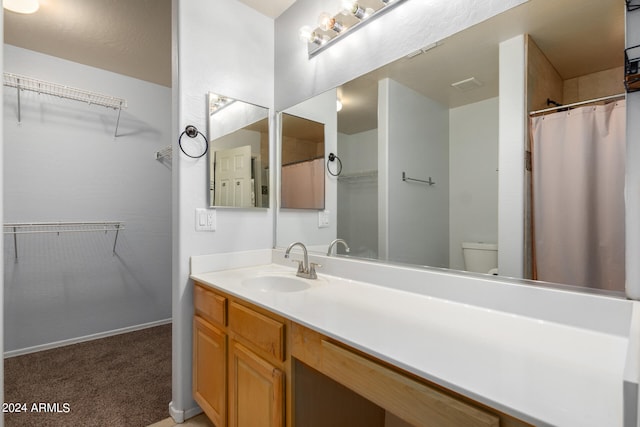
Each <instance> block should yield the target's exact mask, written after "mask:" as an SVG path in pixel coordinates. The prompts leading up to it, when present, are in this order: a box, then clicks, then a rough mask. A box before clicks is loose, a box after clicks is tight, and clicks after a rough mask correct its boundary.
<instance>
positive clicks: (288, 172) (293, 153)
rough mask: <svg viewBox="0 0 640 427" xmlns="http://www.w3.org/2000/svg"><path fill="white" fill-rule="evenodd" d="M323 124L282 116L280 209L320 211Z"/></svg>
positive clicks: (322, 185)
mask: <svg viewBox="0 0 640 427" xmlns="http://www.w3.org/2000/svg"><path fill="white" fill-rule="evenodd" d="M324 178H325V175H324V124H323V123H318V122H315V121H313V120H309V119H305V118H302V117H297V116H294V115H291V114H287V113H282V171H281V193H280V199H281V200H280V203H281V207H282V208H285V209H317V210H323V209H324V206H325V202H324V190H325V185H324Z"/></svg>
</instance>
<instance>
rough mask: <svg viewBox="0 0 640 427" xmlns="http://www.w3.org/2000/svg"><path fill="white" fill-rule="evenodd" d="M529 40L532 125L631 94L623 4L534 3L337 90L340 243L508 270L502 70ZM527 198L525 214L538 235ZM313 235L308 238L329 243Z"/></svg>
mask: <svg viewBox="0 0 640 427" xmlns="http://www.w3.org/2000/svg"><path fill="white" fill-rule="evenodd" d="M576 10H579V11H580V15H579V17H577V16H576V13H575V12H576ZM519 35H525V37H524V41H525V44H526V47H524V46H523V50H524V51H526V52H527V53H528V57H527V65H528V70H527V71H528V76H527V82H528V87H527V88H526V90H525V98H526V100H527V110H526V111H525V108H524V107H523V110H522V116H523V117H524V116H527V115H528V114H527V113H528V112H529V111H531V110H536V109H540V108H544V107H543V106H540V104H539V101H540V100H544V101H545V102H546V99H547V98H551V99H553V100H555V101H556V102H558V103H562V104H568V103H572V102H577V101H584V100H589V99H593V98H598V97H602V96H607V95H614V94H618V93H621V92H624V87H623V85H622V81H623V54H622V52H623V49H624V5H623V4H622V2H618V1H616V0H602V1H589V2H584V1H582V0H567V1H563V2H562V4H561V5H559V4H558V3H557V2H545V1H544V0H531V1H529V2H527V3H525V4H523V5H521V6H518V7H515V8H513V9H511V10H509V11H507V12H505V13H503V14H500V15H498V16H496V17H494V18H491V19H490V20H487V21H485V22H483V23H481V24H479V25H476V26H474V27H471V28H468V29H466V30H465V31H463V32H461V33H458V34H455V35H453V36H451V37H449V38H447V39H445V40H442V41H440V42H438V43H435V44H433V45H431V46H428V47H425V48H424V49H422V50H420V51H418V52H415V53H414V54H412V55H409V56H407V57H405V58H401V59H399V60H397V61H395V62H393V63H391V64H388V65H387V66H384V67H382V68H380V69H377V70H374V71H372V72H370V73H368V74H365V75H363V76H361V77H359V78H356V79H355V80H353V81H351V82H348V83H346V84H344V85H343V86H341V87H339V88H337V89H333V90H334V91H336V90H337V94H338V98H339V100H340V101H341V102H342V105H343V109H342V110H341V111H340V112H339V113H338V134H337V138H338V148H337V153H338V155H339V156H340V158H341V160H342V164H343V172H342V174H341V175H340V176H339V177H338V180H337V183H335V185H336V186H337V199H338V200H337V233H336V234H337V235H336V236H335V237H337V238H343V239H345V240H346V241H347V242H348V244H349V246H350V248H351V251H350V253H349V256H358V257H365V258H375V259H380V260H383V261H392V262H400V263H408V264H414V265H420V266H435V267H444V268H450V269H455V270H468V271H474V272H479V273H485V274H487V273H489V274H493V273H496V272H497V273H498V274H499V273H500V272H499V271H496V268H497V254H498V252H499V251H500V248H499V247H498V246H497V242H498V232H499V218H498V202H499V201H498V177H499V175H500V174H504V173H505V172H504V171H503V172H500V171H499V170H498V152H499V148H500V147H499V134H498V123H499V118H500V114H501V113H500V109H499V105H500V96H508V95H509V94H500V93H499V92H498V88H499V83H500V79H501V78H508V77H509V76H506V75H502V76H499V75H498V66H499V61H500V60H501V58H500V44H501V43H502V42H504V41H506V40H509V39H511V38H513V37H516V36H519ZM585 46H589V48H585ZM543 62H544V65H543V64H542V63H543ZM551 71H552V74H554V76H553V79H552V78H551V77H550V75H549V73H550V72H551ZM527 118H528V117H527ZM516 142H517V141H516ZM517 143H520V142H517ZM522 144H523V145H525V140H524V138H523V141H522ZM379 153H384V155H383V156H380V155H379ZM403 174H404V175H405V177H409V178H414V179H416V180H417V181H409V180H403V179H402V176H403ZM502 179H507V180H508V179H512V178H511V177H509V176H505V175H503V176H502V177H501V180H502ZM513 179H518V180H520V181H521V180H522V179H521V178H517V177H516V178H513ZM526 179H529V177H528V175H527V176H526ZM422 181H427V182H422ZM429 181H431V182H432V183H434V184H433V185H430V184H429ZM327 182H328V183H333V182H334V181H333V180H332V179H328V180H327ZM522 187H523V188H528V189H529V181H526V182H522ZM529 190H530V189H529ZM612 191H614V190H612ZM615 191H618V190H615ZM525 198H526V200H527V206H523V207H522V210H521V211H519V212H518V208H519V207H514V208H513V210H514V212H513V214H514V215H519V216H520V218H521V221H522V222H523V223H524V224H525V226H526V227H527V230H530V228H531V212H530V208H531V206H530V195H526V196H525ZM312 231H313V230H309V235H308V236H312ZM530 233H531V232H530V231H528V232H527V233H526V234H528V235H526V236H525V245H526V247H525V248H524V253H525V256H526V258H527V260H526V262H525V264H526V265H527V266H528V267H527V268H526V269H525V273H524V274H523V278H528V279H531V278H534V275H533V270H534V266H533V263H534V260H533V259H532V258H533V253H532V243H531V236H530ZM308 236H307V235H300V236H297V237H298V240H301V241H304V242H305V243H307V242H309V244H310V245H312V246H313V245H322V244H324V245H328V243H329V241H326V242H320V241H313V240H312V238H310V237H308ZM277 243H278V246H285V245H286V244H287V242H285V241H278V242H277ZM325 248H326V246H325ZM338 249H339V253H344V252H343V251H342V250H340V249H341V248H338ZM324 252H326V250H325V251H324ZM467 255H469V258H468V259H467ZM474 256H479V257H476V258H480V263H479V264H477V263H476V262H474V259H473V258H474ZM552 281H553V280H552ZM563 283H569V284H572V285H588V284H586V283H575V282H568V281H563ZM620 285H622V284H620ZM608 289H611V288H608Z"/></svg>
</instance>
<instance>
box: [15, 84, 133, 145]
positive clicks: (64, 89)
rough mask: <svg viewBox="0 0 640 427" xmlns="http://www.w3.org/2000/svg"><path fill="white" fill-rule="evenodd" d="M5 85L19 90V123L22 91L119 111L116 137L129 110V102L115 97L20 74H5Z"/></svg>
mask: <svg viewBox="0 0 640 427" xmlns="http://www.w3.org/2000/svg"><path fill="white" fill-rule="evenodd" d="M3 85H4V86H7V87H13V88H16V89H17V94H18V123H20V120H21V114H20V91H21V90H26V91H30V92H35V93H38V94H41V95H51V96H55V97H58V98H64V99H71V100H74V101H79V102H84V103H87V104H89V105H98V106H101V107H106V108H112V109H114V110H117V111H118V118H117V120H116V130H115V134H114V135H115V136H117V134H118V124H119V123H120V112H121V111H122V109H123V108H127V100H126V99H123V98H116V97H114V96H109V95H104V94H101V93H97V92H91V91H88V90H84V89H78V88H74V87H71V86H65V85H61V84H57V83H52V82H47V81H44V80H38V79H34V78H33V77H27V76H23V75H20V74H13V73H3Z"/></svg>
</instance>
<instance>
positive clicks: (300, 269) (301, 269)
mask: <svg viewBox="0 0 640 427" xmlns="http://www.w3.org/2000/svg"><path fill="white" fill-rule="evenodd" d="M291 262H297V263H298V273H306V271H304V261H302V260H297V259H292V260H291Z"/></svg>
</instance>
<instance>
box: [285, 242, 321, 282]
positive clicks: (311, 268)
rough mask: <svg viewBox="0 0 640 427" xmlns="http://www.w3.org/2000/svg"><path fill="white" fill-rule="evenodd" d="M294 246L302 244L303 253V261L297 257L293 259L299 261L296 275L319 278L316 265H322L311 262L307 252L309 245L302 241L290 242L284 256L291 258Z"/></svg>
mask: <svg viewBox="0 0 640 427" xmlns="http://www.w3.org/2000/svg"><path fill="white" fill-rule="evenodd" d="M294 246H300V247H301V248H302V255H303V259H302V261H299V260H295V259H294V260H292V261H297V262H298V272H297V273H296V276H299V277H304V278H305V279H317V278H318V275H317V274H316V267H321V266H320V265H319V264H316V263H313V262H312V263H311V264H309V255H308V254H307V247H306V246H305V245H304V244H302V242H293V243H292V244H290V245H289V247H288V248H287V250H286V251H285V253H284V257H285V258H289V252H291V249H293V247H294Z"/></svg>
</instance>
